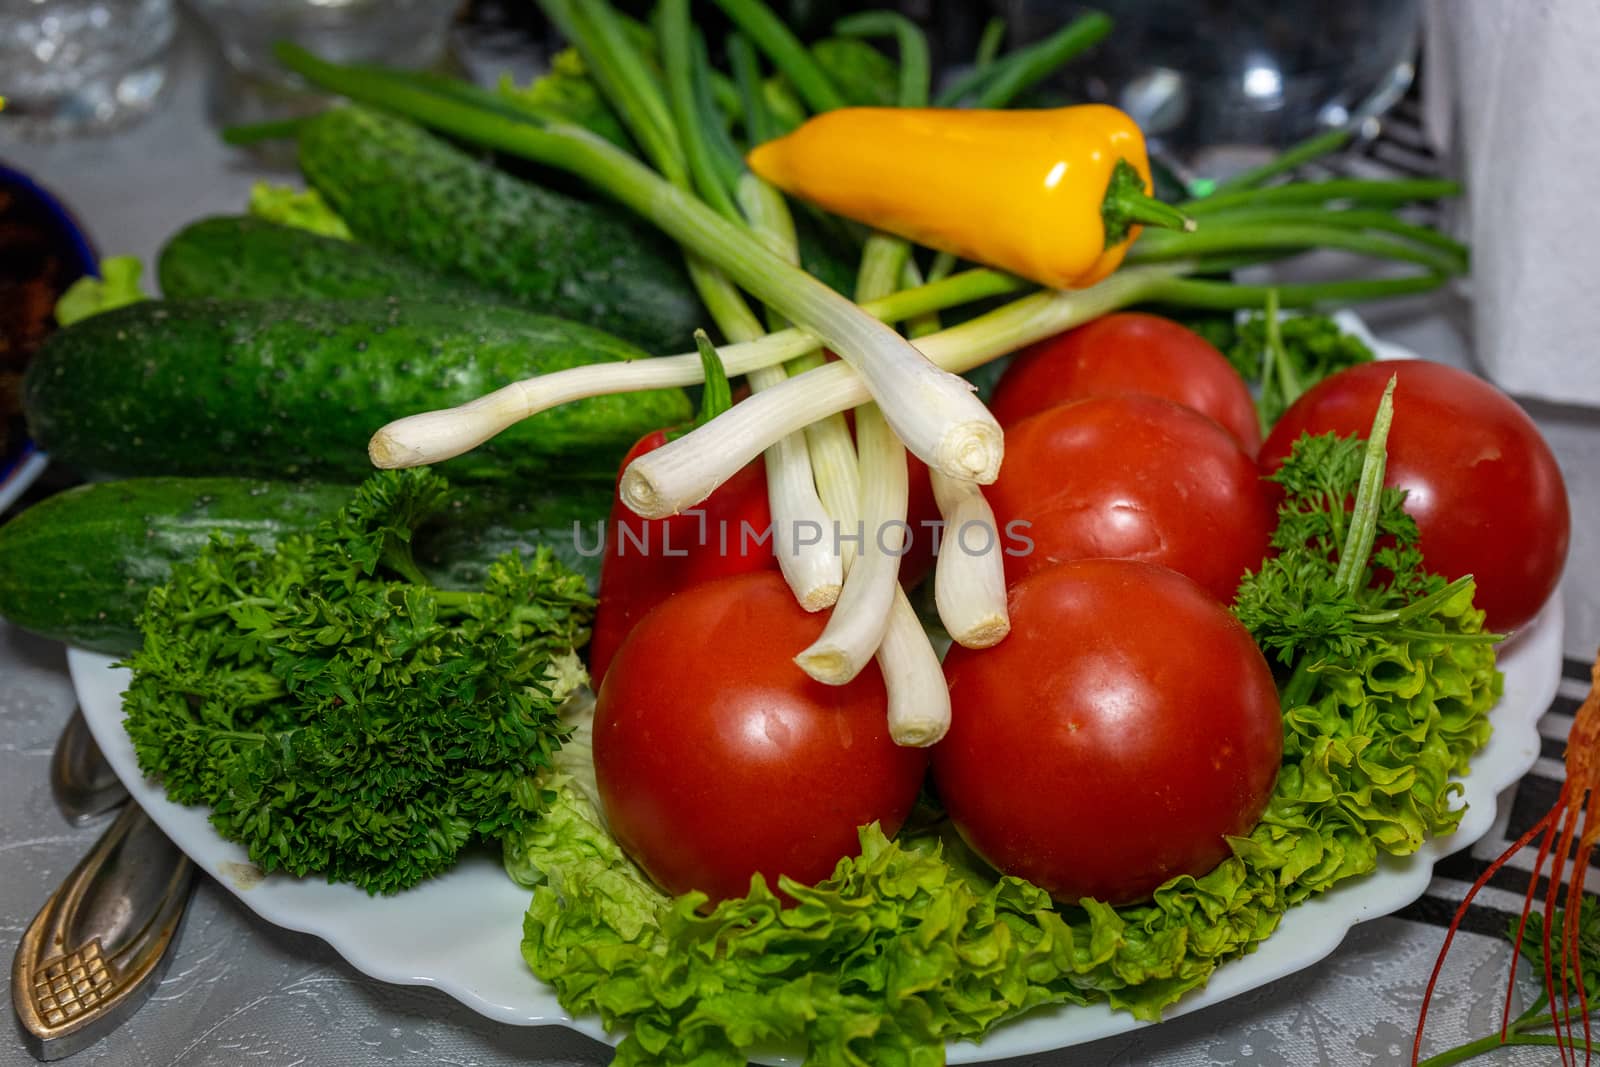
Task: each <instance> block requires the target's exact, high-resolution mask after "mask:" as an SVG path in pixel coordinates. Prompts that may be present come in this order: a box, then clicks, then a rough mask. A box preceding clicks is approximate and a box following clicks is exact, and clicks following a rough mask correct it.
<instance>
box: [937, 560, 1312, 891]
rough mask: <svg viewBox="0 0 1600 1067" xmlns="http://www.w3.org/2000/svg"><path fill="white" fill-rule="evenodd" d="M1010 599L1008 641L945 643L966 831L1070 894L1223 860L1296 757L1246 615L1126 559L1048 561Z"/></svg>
mask: <svg viewBox="0 0 1600 1067" xmlns="http://www.w3.org/2000/svg"><path fill="white" fill-rule="evenodd" d="M1010 609H1011V634H1010V636H1009V637H1007V638H1006V639H1005V640H1004V641H1002V642H1000V644H998V645H996V646H994V647H993V648H989V649H983V650H972V649H966V648H960V647H956V648H952V649H951V650H950V654H949V656H948V657H947V658H946V659H945V676H946V678H947V679H948V680H949V683H950V701H951V724H950V732H949V733H948V734H947V735H946V736H945V738H944V740H943V741H941V742H939V744H937V745H935V746H934V748H933V777H934V782H935V784H936V785H937V786H938V789H939V796H940V798H941V799H942V800H943V801H944V804H945V807H946V809H947V810H948V811H949V813H950V818H951V819H952V820H953V821H954V823H955V825H956V828H957V829H958V830H959V831H960V832H961V835H962V837H964V838H965V839H966V841H967V843H968V844H970V845H971V846H972V847H973V849H974V850H975V851H976V852H977V853H978V854H979V855H980V856H982V857H984V858H985V859H986V860H988V861H989V862H990V863H991V864H993V865H994V866H995V867H996V868H998V869H999V870H1001V871H1003V872H1005V873H1007V874H1014V875H1018V876H1020V877H1023V878H1026V879H1028V880H1029V881H1030V882H1033V883H1034V884H1036V885H1038V886H1040V887H1042V888H1043V889H1045V890H1047V891H1048V892H1049V893H1050V894H1051V895H1052V896H1054V897H1056V898H1057V899H1058V900H1061V901H1063V902H1069V903H1070V902H1076V901H1077V900H1078V899H1079V898H1081V897H1094V898H1095V899H1097V900H1103V901H1106V902H1109V903H1112V904H1126V903H1132V902H1134V901H1137V900H1142V899H1144V898H1145V897H1148V896H1149V894H1150V893H1151V892H1152V891H1153V890H1154V889H1155V888H1156V887H1157V886H1159V885H1160V884H1161V883H1163V882H1165V881H1167V880H1168V879H1169V878H1172V877H1174V876H1176V875H1179V874H1194V875H1199V874H1203V873H1205V872H1206V871H1209V870H1210V869H1211V868H1213V867H1215V866H1216V865H1217V864H1218V863H1219V862H1221V861H1222V860H1223V859H1224V858H1225V857H1226V856H1227V855H1228V845H1227V842H1226V841H1225V840H1224V837H1223V835H1225V834H1247V833H1249V832H1250V830H1251V829H1252V828H1253V827H1254V826H1255V824H1256V822H1257V820H1258V819H1259V818H1260V817H1261V813H1262V811H1264V810H1265V808H1266V805H1267V801H1268V799H1269V798H1270V796H1271V793H1272V787H1273V783H1274V782H1275V781H1276V780H1277V774H1278V768H1279V766H1280V764H1281V762H1282V759H1283V720H1282V717H1281V714H1280V712H1279V708H1278V690H1277V688H1276V686H1275V685H1274V684H1273V680H1272V671H1271V669H1270V668H1269V667H1268V666H1267V662H1266V660H1265V659H1264V658H1263V657H1262V655H1261V651H1260V649H1258V648H1257V647H1256V644H1255V641H1254V640H1252V639H1251V637H1250V634H1249V632H1248V631H1247V630H1245V628H1244V627H1243V626H1242V625H1241V624H1240V623H1239V622H1238V620H1236V619H1235V618H1234V617H1233V616H1232V615H1231V614H1230V613H1229V612H1228V610H1227V608H1225V607H1223V606H1222V605H1221V604H1219V603H1217V602H1216V601H1215V600H1213V599H1211V598H1210V597H1209V596H1207V595H1206V594H1205V593H1204V592H1203V591H1202V590H1201V589H1200V587H1199V586H1197V585H1195V584H1194V583H1193V582H1191V581H1189V580H1188V579H1187V578H1184V577H1183V576H1182V575H1180V574H1177V573H1175V572H1173V571H1170V570H1168V569H1166V568H1165V567H1155V566H1151V565H1150V564H1146V563H1132V562H1128V561H1124V560H1103V559H1102V560H1084V561H1082V562H1077V563H1062V564H1058V565H1056V566H1053V567H1046V568H1044V569H1043V570H1040V571H1038V572H1037V573H1035V574H1033V575H1031V576H1029V577H1028V578H1026V579H1024V580H1023V581H1022V582H1020V583H1018V584H1017V585H1015V586H1014V587H1012V589H1011V593H1010Z"/></svg>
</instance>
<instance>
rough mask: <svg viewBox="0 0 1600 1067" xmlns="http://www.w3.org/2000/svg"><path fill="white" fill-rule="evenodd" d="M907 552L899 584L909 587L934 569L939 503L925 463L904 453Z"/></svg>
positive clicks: (902, 562)
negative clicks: (907, 532) (907, 531)
mask: <svg viewBox="0 0 1600 1067" xmlns="http://www.w3.org/2000/svg"><path fill="white" fill-rule="evenodd" d="M906 490H907V493H906V495H907V500H906V525H907V526H909V527H911V533H910V534H909V535H907V544H906V554H905V555H904V556H902V557H900V584H901V585H903V586H905V587H906V588H907V589H910V588H911V587H912V586H914V585H916V584H917V583H918V582H920V581H922V579H923V578H926V577H927V575H928V572H929V571H931V570H932V569H933V561H934V551H933V542H934V538H935V537H937V536H939V534H940V533H941V532H942V531H940V530H939V527H938V526H937V525H935V524H937V523H938V522H939V503H938V501H936V500H935V499H934V498H933V482H932V481H930V480H929V478H928V465H927V464H926V463H924V462H922V460H920V459H918V458H917V457H916V456H913V455H912V454H911V453H910V452H907V453H906Z"/></svg>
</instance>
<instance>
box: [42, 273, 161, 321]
mask: <svg viewBox="0 0 1600 1067" xmlns="http://www.w3.org/2000/svg"><path fill="white" fill-rule="evenodd" d="M143 273H144V264H142V263H140V262H139V260H138V257H136V256H108V257H107V258H105V259H103V260H101V261H100V276H99V277H98V278H96V277H93V276H90V275H86V276H84V277H82V278H79V279H78V280H77V281H75V282H73V283H72V284H71V285H69V286H67V290H66V292H64V293H62V294H61V297H60V299H58V300H57V301H56V308H55V312H56V322H58V323H59V324H61V325H62V326H71V325H72V324H73V323H75V322H81V321H82V320H84V319H86V318H88V317H89V316H91V315H98V314H100V313H101V312H102V311H112V310H114V309H116V308H120V307H126V306H127V305H129V304H137V303H139V301H141V300H148V299H150V298H149V297H148V296H146V295H145V293H144V290H143V289H141V288H139V277H140V275H142V274H143Z"/></svg>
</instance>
